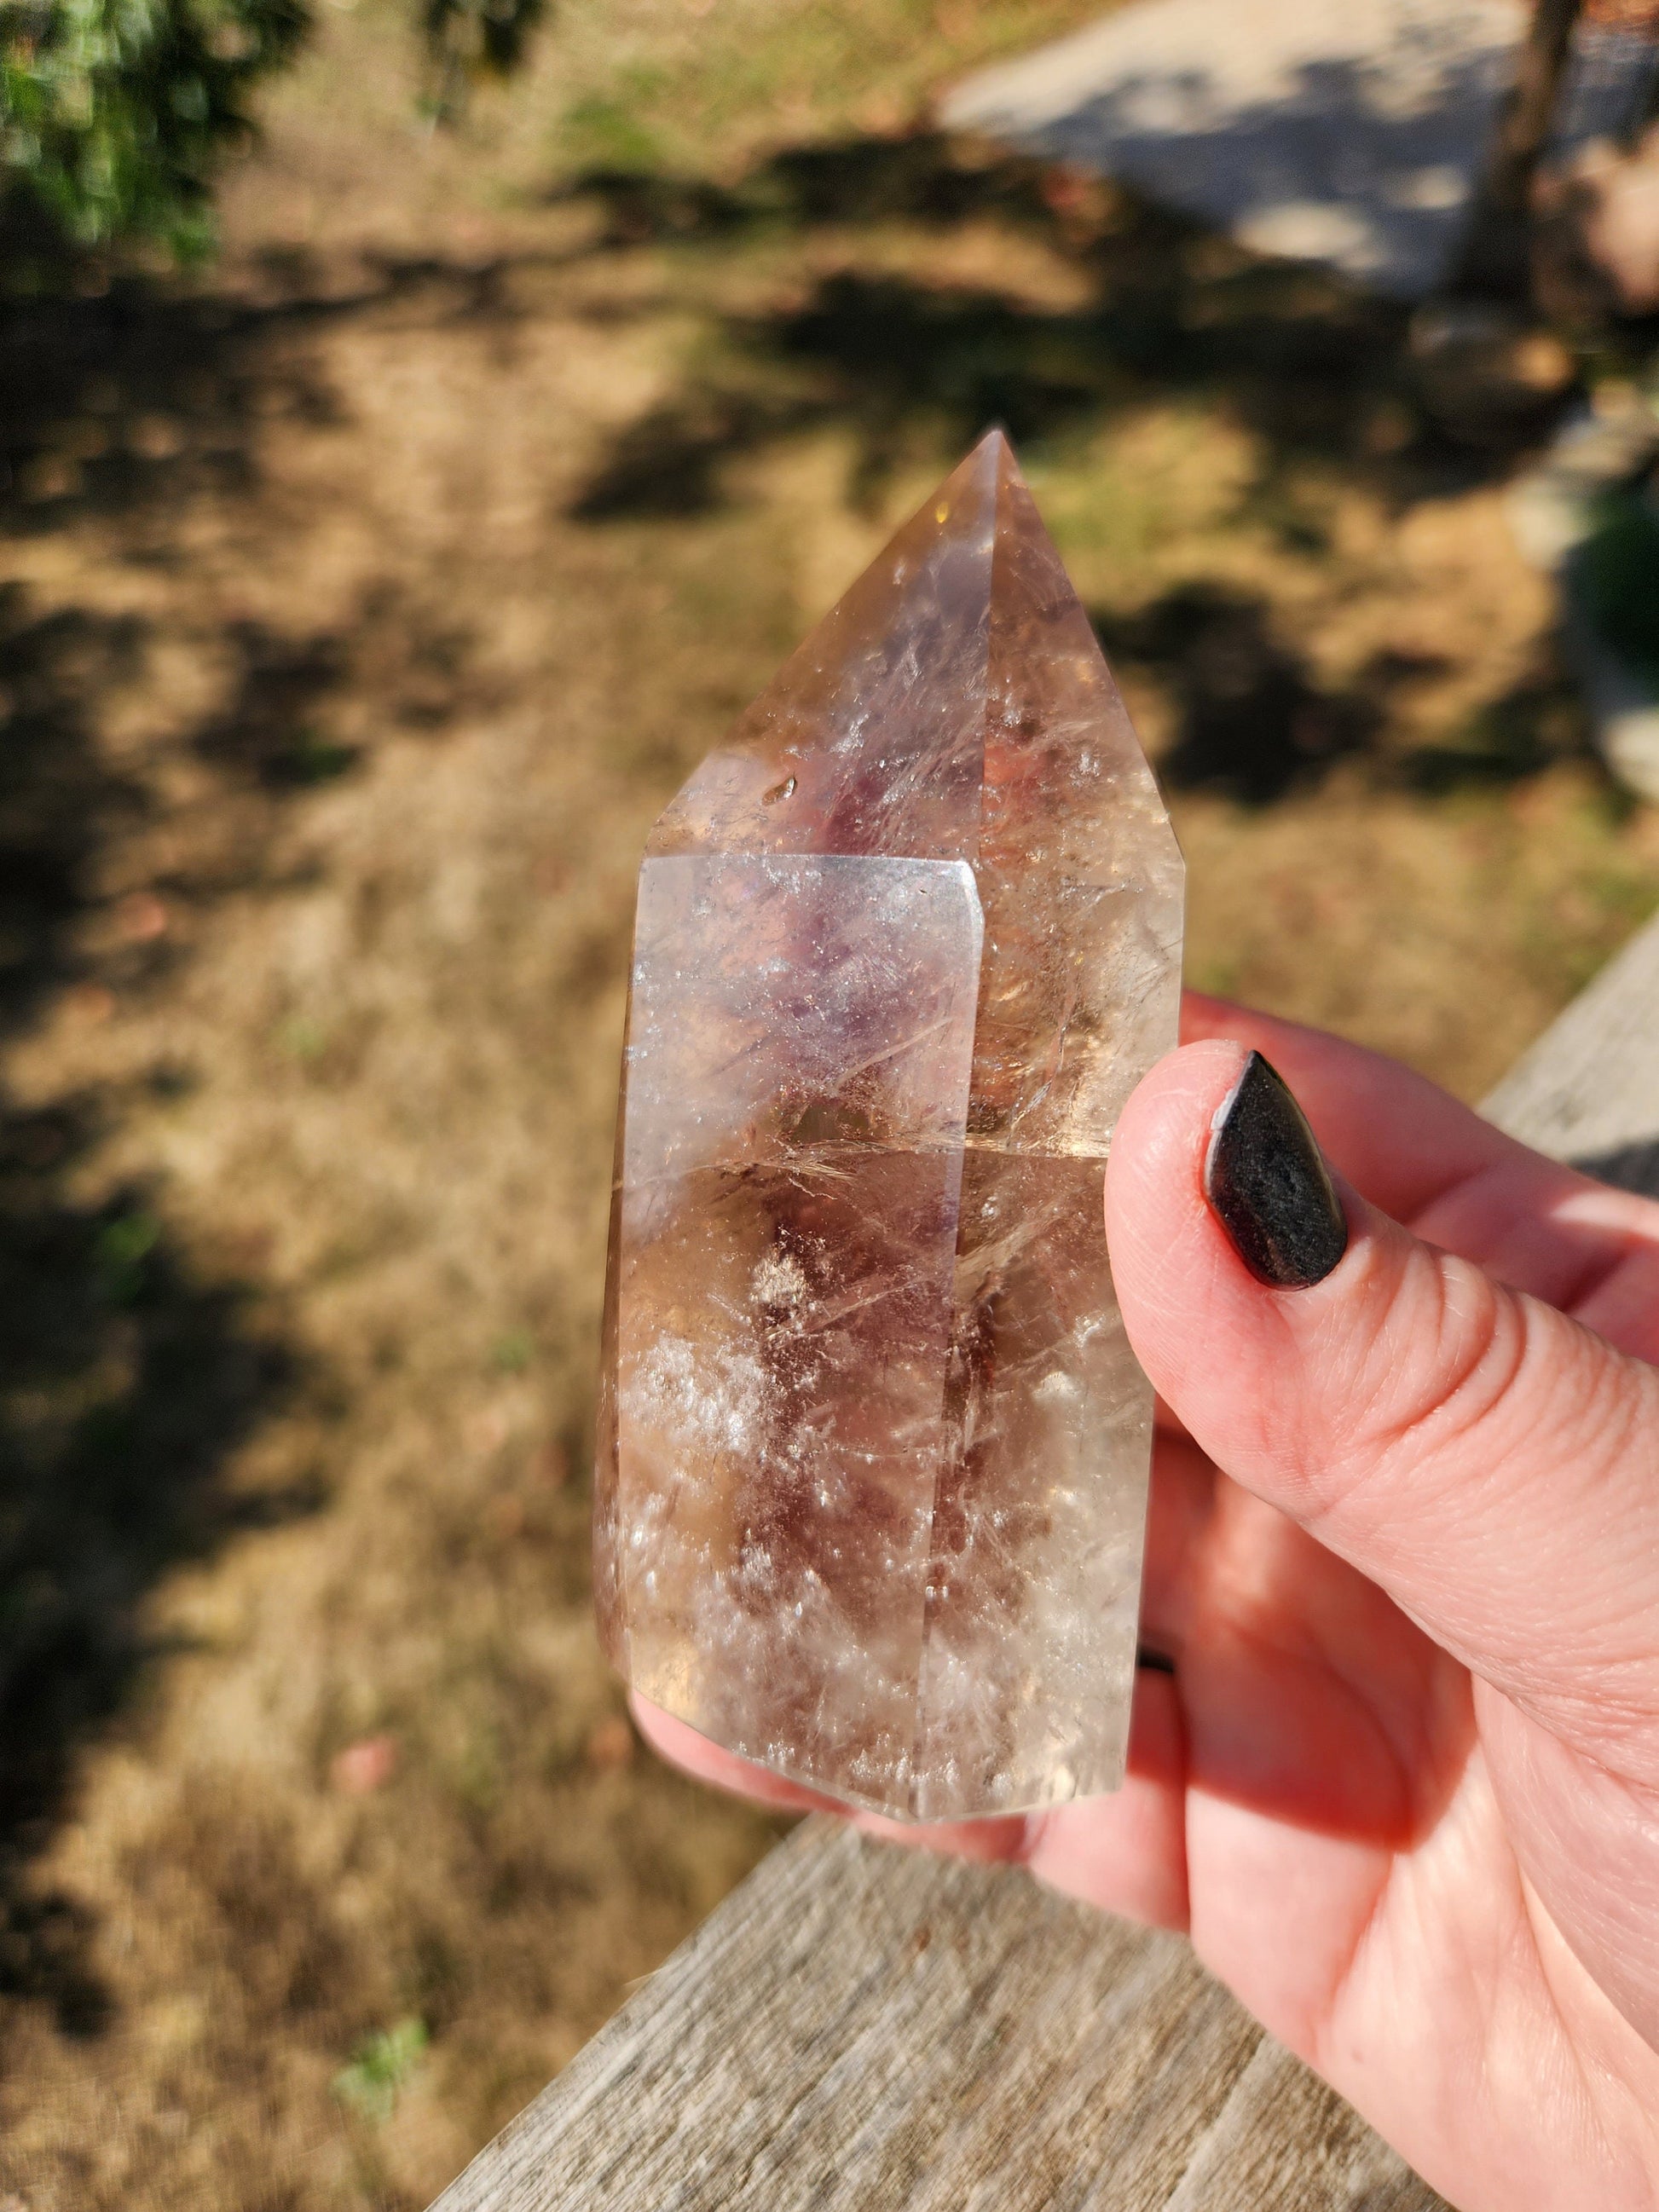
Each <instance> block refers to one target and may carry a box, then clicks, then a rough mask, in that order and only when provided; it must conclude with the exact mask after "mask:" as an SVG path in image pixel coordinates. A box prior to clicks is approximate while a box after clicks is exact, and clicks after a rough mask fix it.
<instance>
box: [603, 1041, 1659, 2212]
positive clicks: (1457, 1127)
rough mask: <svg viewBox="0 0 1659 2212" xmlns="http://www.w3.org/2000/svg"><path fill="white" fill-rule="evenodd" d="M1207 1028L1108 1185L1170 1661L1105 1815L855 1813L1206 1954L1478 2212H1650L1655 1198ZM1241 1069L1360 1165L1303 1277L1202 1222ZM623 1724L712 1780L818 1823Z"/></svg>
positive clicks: (1425, 1087)
mask: <svg viewBox="0 0 1659 2212" xmlns="http://www.w3.org/2000/svg"><path fill="white" fill-rule="evenodd" d="M1183 1036H1184V1038H1185V1040H1186V1042H1185V1045H1184V1048H1183V1049H1182V1051H1180V1052H1178V1053H1175V1054H1171V1055H1170V1057H1169V1058H1168V1059H1166V1060H1164V1061H1163V1062H1162V1063H1161V1064H1160V1065H1159V1066H1158V1067H1157V1068H1156V1069H1154V1070H1153V1072H1152V1074H1151V1075H1149V1076H1148V1077H1147V1079H1146V1081H1145V1082H1144V1083H1143V1084H1142V1085H1140V1087H1139V1090H1138V1091H1136V1093H1135V1095H1134V1097H1133V1099H1132V1100H1131V1101H1130V1103H1129V1105H1128V1107H1127V1109H1126V1111H1125V1113H1124V1115H1123V1118H1122V1121H1121V1124H1120V1127H1119V1129H1118V1133H1117V1135H1116V1138H1115V1141H1114V1145H1113V1149H1112V1157H1111V1162H1110V1165H1109V1170H1108V1176H1107V1199H1106V1213H1107V1223H1108V1231H1109V1243H1110V1249H1111V1255H1112V1264H1113V1271H1114V1275H1115V1279H1116V1283H1117V1289H1118V1295H1119V1298H1120V1301H1121V1305H1122V1309H1123V1314H1124V1319H1125V1322H1126V1324H1127V1328H1128V1331H1129V1335H1130V1338H1131V1340H1132V1341H1133V1345H1134V1347H1135V1350H1136V1352H1137V1353H1138V1354H1139V1358H1140V1360H1141V1362H1142V1364H1143V1365H1144V1366H1145V1367H1146V1370H1147V1372H1148V1373H1149V1374H1150V1375H1151V1376H1152V1380H1153V1382H1154V1383H1156V1385H1157V1386H1158V1392H1159V1395H1160V1401H1161V1402H1160V1425H1159V1432H1158V1449H1157V1453H1156V1455H1155V1461H1154V1468H1153V1483H1152V1515H1151V1522H1150V1526H1149V1530H1148V1544H1147V1566H1146V1595H1145V1600H1144V1608H1143V1616H1142V1637H1143V1640H1144V1643H1145V1644H1146V1646H1148V1647H1150V1648H1151V1649H1152V1650H1154V1651H1156V1652H1157V1653H1158V1654H1161V1655H1164V1656H1167V1658H1168V1660H1169V1661H1170V1662H1172V1664H1173V1670H1174V1671H1173V1672H1172V1673H1168V1672H1164V1671H1162V1670H1161V1669H1160V1668H1156V1667H1152V1666H1148V1667H1146V1668H1143V1669H1142V1670H1141V1672H1140V1673H1139V1675H1138V1677H1137V1683H1136V1695H1135V1705H1134V1715H1133V1728H1132V1733H1131V1741H1130V1754H1129V1775H1128V1779H1127V1783H1126V1784H1125V1786H1124V1788H1123V1790H1121V1792H1119V1793H1118V1794H1117V1795H1116V1796H1112V1797H1104V1798H1094V1799H1090V1800H1086V1801H1084V1802H1079V1803H1076V1804H1073V1805H1068V1806H1065V1807H1062V1808H1059V1809H1057V1810H1054V1811H1052V1812H1048V1813H1046V1814H1035V1815H1030V1816H1027V1817H1024V1818H1013V1819H1008V1820H990V1821H981V1822H971V1823H958V1824H955V1825H952V1826H937V1827H923V1828H906V1827H897V1826H894V1825H893V1824H891V1823H888V1822H885V1821H882V1820H878V1819H875V1818H872V1817H866V1818H862V1819H861V1820H860V1825H862V1826H866V1827H868V1828H870V1829H872V1831H874V1832H879V1833H882V1834H886V1835H890V1836H893V1837H895V1838H899V1839H902V1840H905V1841H909V1842H921V1843H924V1844H932V1845H933V1846H934V1847H935V1848H940V1849H945V1850H958V1851H967V1852H970V1853H972V1854H973V1855H974V1856H975V1857H987V1858H1000V1859H1008V1860H1015V1861H1018V1862H1020V1863H1024V1865H1026V1866H1028V1867H1029V1868H1030V1870H1031V1871H1032V1872H1033V1873H1034V1874H1035V1875H1037V1876H1038V1878H1039V1879H1041V1880H1042V1881H1046V1882H1048V1883H1050V1884H1052V1885H1053V1886H1054V1887H1056V1888H1058V1889H1061V1890H1064V1891H1066V1892H1067V1893H1070V1894H1072V1895H1073V1896H1077V1897H1081V1898H1084V1899H1088V1900H1090V1901H1091V1902H1093V1903H1095V1904H1097V1905H1103V1906H1105V1907H1107V1908H1108V1909H1109V1910H1111V1911H1116V1912H1121V1913H1125V1914H1127V1915H1130V1916H1131V1917H1136V1918H1139V1919H1143V1920H1150V1921H1155V1922H1158V1923H1163V1924H1164V1925H1166V1926H1170V1927H1176V1928H1182V1929H1188V1931H1189V1932H1190V1934H1191V1936H1192V1940H1193V1942H1194V1946H1195V1948H1196V1949H1197V1951H1198V1953H1199V1955H1200V1957H1201V1958H1202V1959H1203V1960H1204V1961H1205V1962H1206V1965H1207V1966H1210V1967H1211V1968H1212V1971H1213V1972H1216V1973H1217V1974H1218V1976H1219V1977H1220V1978H1221V1979H1222V1980H1223V1981H1225V1982H1226V1983H1227V1984H1228V1985H1229V1986H1230V1987H1231V1989H1232V1990H1234V1991H1235V1993H1236V1994H1237V1996H1239V1997H1240V1999H1241V2000H1242V2001H1243V2002H1244V2003H1245V2004H1246V2005H1248V2006H1249V2008H1250V2009H1251V2010H1252V2011H1253V2012H1254V2013H1255V2015H1257V2017H1258V2018H1260V2019H1261V2021H1263V2022H1264V2023H1265V2024H1266V2026H1267V2027H1268V2028H1269V2029H1271V2030H1272V2032H1273V2033H1274V2034H1275V2035H1276V2036H1278V2037H1279V2039H1280V2040H1281V2041H1283V2042H1284V2043H1285V2044H1287V2045H1289V2046H1290V2047H1291V2049H1292V2050H1293V2051H1297V2053H1298V2054H1299V2055H1300V2056H1301V2057H1304V2059H1306V2060H1307V2061H1308V2063H1310V2065H1312V2066H1314V2067H1315V2068H1316V2069H1317V2070H1318V2071H1319V2072H1320V2073H1322V2075H1325V2076H1326V2078H1327V2079H1328V2081H1331V2082H1333V2083H1334V2085H1335V2087H1337V2088H1338V2089H1340V2091H1341V2092H1342V2093H1343V2094H1344V2095H1346V2097H1348V2098H1349V2099H1350V2100H1352V2103H1353V2104H1354V2105H1355V2106H1358V2109H1359V2111H1360V2112H1362V2113H1364V2115H1365V2117H1366V2118H1368V2119H1369V2120H1370V2122H1371V2123H1372V2124H1373V2125H1374V2126H1376V2128H1377V2129H1378V2130H1379V2131H1380V2132H1381V2133H1382V2134H1383V2135H1384V2136H1386V2137H1387V2138H1388V2139H1389V2141H1390V2142H1393V2143H1394V2144H1395V2146H1396V2148H1398V2149H1399V2150H1400V2151H1401V2153H1402V2154H1404V2155H1405V2156H1406V2157H1407V2159H1408V2160H1410V2161H1411V2163H1412V2164H1413V2166H1415V2167H1416V2168H1417V2169H1418V2171H1419V2172H1420V2173H1422V2174H1423V2175H1424V2176H1425V2179H1428V2180H1429V2181H1430V2182H1431V2184H1432V2185H1434V2186H1435V2187H1436V2188H1437V2189H1438V2190H1440V2191H1442V2192H1443V2194H1444V2195H1446V2196H1447V2197H1449V2198H1450V2199H1451V2200H1452V2201H1453V2202H1454V2203H1455V2204H1457V2205H1459V2206H1460V2207H1461V2208H1462V2212H1534V2208H1538V2212H1544V2208H1548V2212H1569V2208H1571V2212H1583V2208H1587V2207H1589V2206H1592V2205H1594V2206H1595V2207H1596V2208H1597V2212H1638V2208H1639V2209H1640V2212H1653V2208H1654V2207H1655V2206H1656V2205H1659V1371H1656V1366H1655V1364H1654V1363H1656V1362H1659V1205H1656V1204H1653V1203H1650V1201H1648V1200H1643V1199H1639V1198H1635V1197H1632V1196H1629V1195H1626V1194H1622V1193H1620V1192H1615V1191H1611V1190H1608V1189H1606V1188H1603V1187H1602V1186H1601V1185H1600V1184H1597V1183H1595V1182H1590V1181H1589V1180H1588V1179H1587V1178H1586V1177H1584V1176H1579V1175H1577V1174H1575V1173H1573V1172H1572V1171H1571V1170H1569V1169H1565V1168H1562V1167H1560V1166H1558V1165H1557V1164H1554V1163H1553V1162H1552V1161H1549V1160H1546V1159H1544V1158H1541V1157H1539V1156H1538V1155H1537V1154H1535V1153H1534V1152H1529V1151H1528V1150H1527V1149H1526V1148H1525V1147H1524V1146H1521V1145H1518V1144H1516V1143H1515V1142H1513V1141H1512V1140H1511V1139H1509V1138H1506V1137H1504V1136H1503V1135H1501V1134H1500V1133H1498V1132H1497V1131H1496V1130H1494V1129H1492V1128H1491V1127H1489V1126H1488V1125H1487V1124H1486V1123H1485V1122H1483V1121H1480V1119H1479V1118H1478V1116H1476V1115H1474V1114H1472V1113H1470V1112H1469V1111H1468V1109H1465V1108H1463V1107H1462V1106H1459V1105H1458V1104H1456V1103H1455V1102H1454V1101H1453V1100H1451V1099H1449V1098H1448V1097H1445V1096H1443V1094H1442V1093H1441V1092H1439V1091H1437V1090H1435V1089H1434V1087H1433V1086H1432V1085H1430V1084H1428V1083H1426V1082H1425V1081H1423V1080H1422V1079H1420V1078H1419V1077H1416V1076H1414V1075H1412V1074H1410V1073H1407V1071H1406V1070H1405V1069H1403V1068H1401V1067H1397V1066H1394V1065H1393V1064H1392V1063H1390V1062H1389V1061H1387V1060H1380V1059H1378V1058H1376V1057H1375V1056H1374V1055H1372V1054H1367V1053H1363V1052H1360V1051H1358V1050H1357V1049H1356V1048H1352V1047H1350V1046H1346V1045H1343V1044H1340V1043H1338V1042H1336V1041H1335V1040H1334V1039H1332V1038H1330V1037H1326V1036H1320V1035H1318V1034H1317V1033H1316V1032H1314V1031H1310V1030H1299V1029H1297V1028H1294V1027H1292V1026H1291V1025H1290V1024H1285V1023H1279V1022H1274V1021H1271V1020H1268V1019H1267V1018H1265V1017H1262V1016H1260V1015H1255V1014H1250V1013H1246V1012H1242V1011H1241V1010H1239V1009H1237V1008H1234V1007H1230V1006H1224V1005H1222V1004H1220V1003H1219V1002H1217V1001H1212V1000H1202V999H1194V998H1189V1000H1188V1004H1187V1007H1186V1010H1185V1013H1184V1016H1183ZM1252 1049H1255V1050H1259V1051H1261V1053H1263V1054H1266V1055H1267V1057H1268V1058H1269V1059H1270V1060H1272V1061H1273V1064H1274V1065H1275V1066H1277V1067H1278V1068H1279V1070H1280V1071H1281V1072H1282V1073H1283V1074H1284V1076H1285V1079H1286V1081H1287V1082H1288V1084H1289V1085H1290V1087H1291V1091H1293V1092H1294V1094H1295V1095H1296V1097H1297V1098H1298V1099H1300V1101H1301V1102H1302V1103H1303V1105H1304V1107H1305V1108H1306V1109H1307V1112H1308V1114H1309V1115H1310V1119H1311V1121H1312V1123H1313V1126H1314V1128H1315V1129H1316V1131H1317V1132H1318V1134H1319V1139H1320V1141H1321V1143H1322V1146H1323V1148H1324V1151H1325V1153H1326V1155H1327V1157H1328V1159H1329V1160H1330V1162H1331V1163H1332V1164H1333V1166H1334V1170H1336V1173H1337V1176H1338V1178H1339V1183H1340V1198H1341V1207H1342V1211H1343V1212H1345V1213H1346V1222H1347V1227H1348V1236H1347V1242H1346V1250H1345V1251H1343V1252H1342V1255H1341V1257H1340V1260H1339V1261H1336V1264H1335V1265H1334V1266H1333V1267H1331V1268H1330V1272H1329V1273H1326V1274H1324V1275H1323V1277H1322V1279H1320V1280H1319V1281H1317V1282H1316V1283H1313V1284H1311V1285H1307V1286H1305V1287H1302V1288H1297V1289H1283V1288H1273V1287H1268V1286H1267V1285H1264V1284H1263V1283H1262V1282H1261V1281H1260V1280H1258V1279H1256V1278H1255V1275H1253V1273H1251V1272H1250V1270H1249V1268H1248V1267H1246V1266H1245V1265H1244V1264H1243V1261H1242V1260H1241V1257H1240V1254H1239V1250H1238V1249H1237V1247H1236V1245H1235V1243H1233V1242H1232V1241H1231V1238H1230V1237H1229V1235H1228V1234H1227V1232H1226V1231H1225V1230H1224V1228H1223V1226H1222V1224H1221V1221H1220V1219H1219V1218H1218V1214H1217V1212H1216V1210H1215V1208H1214V1206H1212V1204H1211V1203H1209V1202H1207V1201H1206V1196H1205V1174H1206V1154H1207V1152H1208V1151H1209V1147H1210V1144H1211V1133H1212V1124H1213V1123H1214V1121H1215V1120H1216V1117H1217V1115H1218V1111H1219V1110H1220V1109H1223V1107H1224V1106H1225V1104H1226V1103H1227V1102H1228V1101H1229V1099H1230V1098H1231V1097H1232V1095H1233V1094H1234V1093H1235V1091H1237V1086H1238V1085H1239V1081H1240V1078H1241V1076H1242V1075H1243V1071H1244V1068H1245V1066H1246V1061H1247V1058H1248V1054H1249V1052H1250V1051H1251V1050H1252ZM1259 1081H1260V1079H1258V1086H1259ZM1234 1127H1235V1134H1236V1133H1237V1125H1236V1124H1235V1125H1234ZM1315 1210H1317V1209H1315ZM1340 1243H1341V1237H1340V1228H1339V1229H1338V1231H1337V1233H1336V1235H1335V1237H1334V1239H1333V1240H1332V1241H1331V1243H1330V1246H1329V1249H1328V1252H1327V1254H1326V1255H1325V1263H1326V1264H1328V1262H1329V1261H1330V1260H1331V1259H1333V1258H1334V1255H1335V1252H1336V1249H1337V1248H1338V1247H1339V1246H1340ZM635 1710H636V1712H637V1716H638V1718H639V1722H640V1725H641V1728H642V1729H643V1730H644V1732H645V1733H646V1735H647V1736H648V1737H649V1738H650V1740H651V1741H653V1743H654V1744H655V1745H656V1746H657V1747H658V1748H659V1750H660V1751H662V1752H663V1753H665V1755H666V1756H667V1757H669V1758H671V1759H675V1760H677V1761H678V1763H679V1764H681V1765H684V1766H686V1767H688V1768H689V1769H690V1771H693V1772H694V1773H696V1774H699V1775H701V1776H702V1777H704V1778H706V1779H708V1780H710V1781H714V1782H717V1783H720V1784H723V1785H724V1786H726V1787H728V1788H734V1789H738V1790H744V1791H745V1792H746V1793H747V1794H749V1795H750V1796H758V1797H760V1798H762V1799H763V1800H764V1801H766V1802H770V1803H773V1804H778V1805H784V1806H800V1807H805V1806H808V1805H811V1804H813V1803H815V1802H818V1801H817V1800H815V1799H813V1798H812V1797H811V1795H810V1793H808V1792H806V1791H804V1790H799V1789H797V1788H795V1787H794V1786H793V1785H791V1784H787V1783H784V1782H782V1781H781V1780H779V1779H778V1778H775V1777H774V1776H772V1775H769V1774H768V1773H766V1772H764V1771H763V1770H761V1769H759V1768H757V1767H754V1766H752V1765H748V1764H747V1763H746V1762H744V1761H743V1760H740V1759H735V1758H733V1757H732V1755H731V1754H730V1753H726V1752H724V1751H721V1750H720V1749H719V1748H718V1747H715V1746H714V1745H713V1744H710V1743H709V1742H708V1741H706V1740H705V1739H704V1738H702V1737H700V1736H698V1735H695V1734H694V1733H693V1732H692V1731H691V1730H690V1729H687V1728H686V1727H685V1726H684V1724H683V1723H679V1722H677V1721H674V1720H672V1719H671V1718H670V1717H668V1716H667V1715H666V1714H664V1713H662V1712H659V1711H656V1710H654V1709H653V1708H651V1707H648V1706H646V1705H642V1704H639V1705H636V1708H635Z"/></svg>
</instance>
